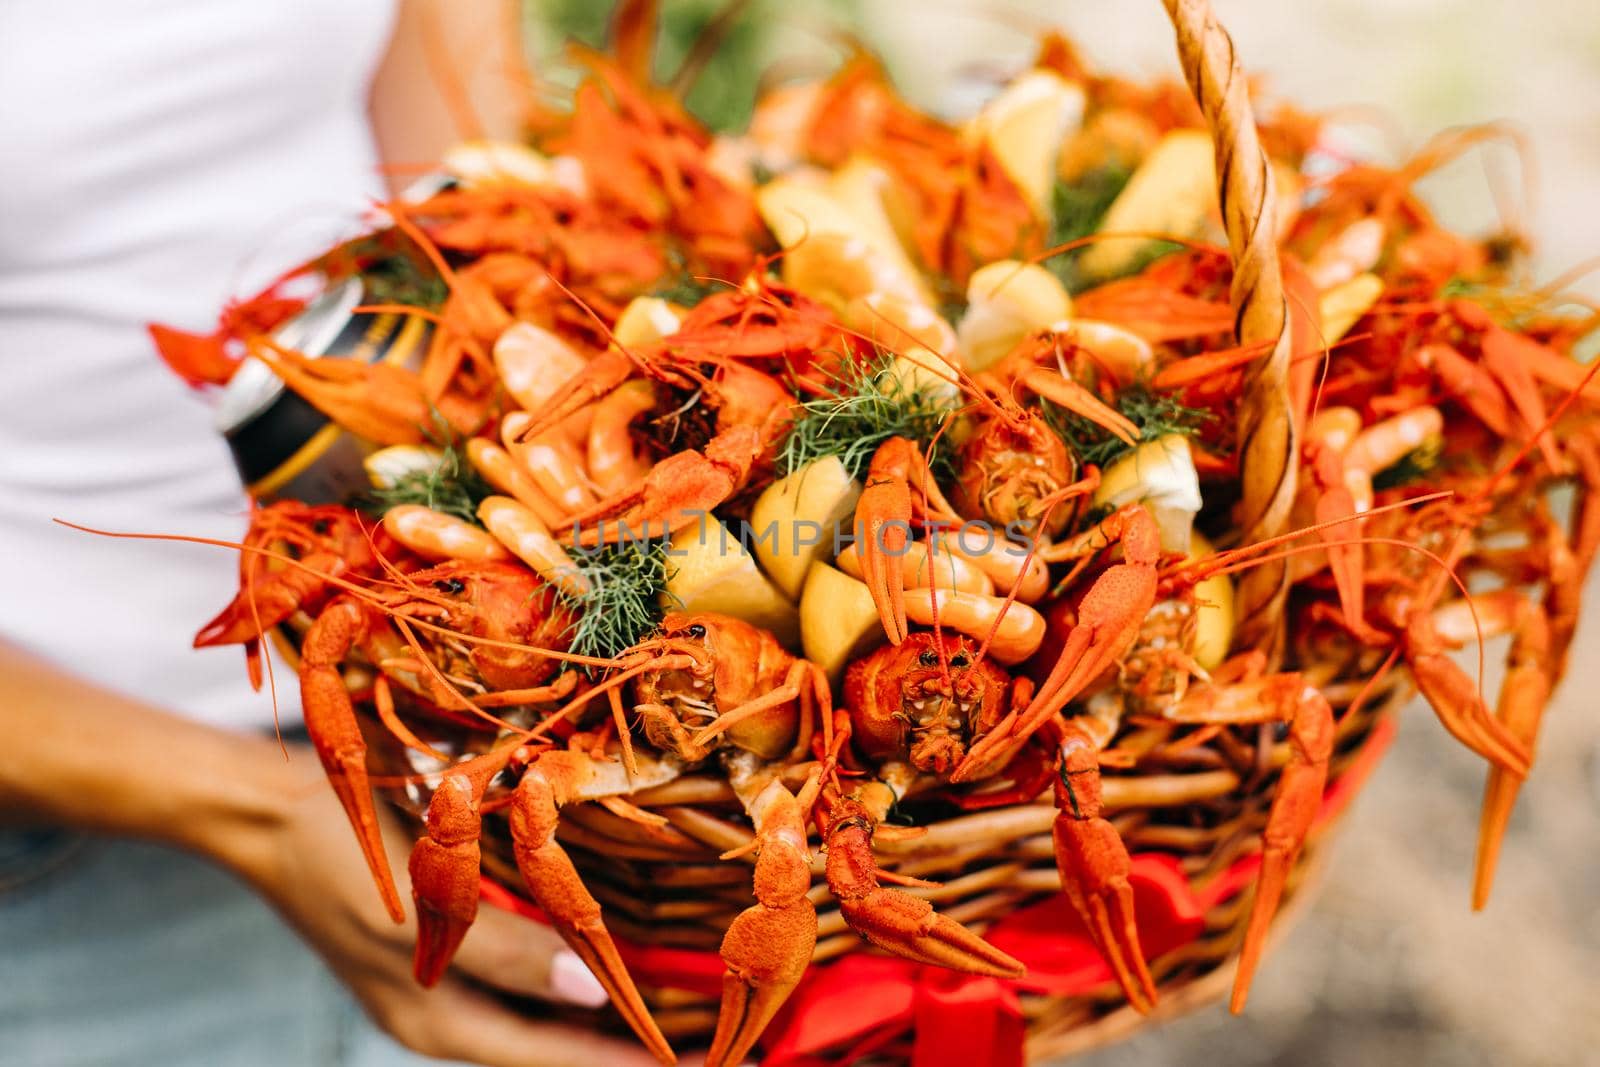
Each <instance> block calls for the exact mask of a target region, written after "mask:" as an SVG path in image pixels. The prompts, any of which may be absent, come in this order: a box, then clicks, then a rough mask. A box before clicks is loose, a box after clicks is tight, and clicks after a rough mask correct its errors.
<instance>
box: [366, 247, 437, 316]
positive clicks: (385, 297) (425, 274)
mask: <svg viewBox="0 0 1600 1067" xmlns="http://www.w3.org/2000/svg"><path fill="white" fill-rule="evenodd" d="M361 281H362V283H363V284H364V285H365V286H366V293H365V296H364V299H365V300H366V301H367V302H368V303H371V304H404V305H406V306H407V307H417V308H436V307H438V306H439V305H441V304H443V303H444V301H445V297H447V296H449V295H450V290H449V289H448V288H447V287H446V286H445V284H444V279H442V278H440V277H439V275H438V274H436V273H434V272H433V271H432V270H431V269H428V268H424V267H421V266H419V265H418V264H417V261H416V260H414V259H412V258H411V257H410V256H407V255H393V256H387V257H385V258H383V259H380V260H378V261H377V262H375V263H373V264H371V265H370V266H368V267H366V268H365V269H364V270H363V271H362V272H361Z"/></svg>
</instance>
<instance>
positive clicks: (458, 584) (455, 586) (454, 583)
mask: <svg viewBox="0 0 1600 1067" xmlns="http://www.w3.org/2000/svg"><path fill="white" fill-rule="evenodd" d="M433 587H434V588H435V589H437V590H439V592H441V593H460V592H462V591H463V590H465V589H466V588H467V583H466V582H463V581H462V580H461V579H460V578H440V579H439V580H438V581H437V582H434V583H433Z"/></svg>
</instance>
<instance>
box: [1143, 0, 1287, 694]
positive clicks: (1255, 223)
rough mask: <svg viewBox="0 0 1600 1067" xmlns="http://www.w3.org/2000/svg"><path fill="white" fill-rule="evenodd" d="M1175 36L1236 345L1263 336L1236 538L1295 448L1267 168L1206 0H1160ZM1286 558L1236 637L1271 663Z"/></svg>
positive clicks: (1260, 511) (1251, 385) (1255, 593)
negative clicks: (1212, 167)
mask: <svg viewBox="0 0 1600 1067" xmlns="http://www.w3.org/2000/svg"><path fill="white" fill-rule="evenodd" d="M1163 2H1164V3H1165V4H1166V7H1167V14H1168V15H1170V16H1171V17H1172V26H1173V28H1174V29H1175V30H1176V31H1177V36H1178V58H1179V60H1180V62H1182V64H1183V73H1184V76H1185V77H1186V78H1187V79H1188V81H1189V88H1190V91H1191V92H1193V93H1194V98H1195V101H1196V102H1197V103H1198V104H1199V105H1200V111H1201V113H1202V114H1204V115H1205V120H1206V125H1207V127H1209V128H1210V130H1211V139H1212V142H1213V144H1214V145H1215V147H1216V153H1217V190H1218V195H1219V197H1220V199H1221V206H1222V220H1223V224H1224V226H1225V227H1226V229H1227V233H1228V250H1229V253H1230V254H1231V255H1232V257H1233V291H1232V294H1231V299H1232V302H1233V308H1234V328H1235V332H1236V333H1237V334H1238V339H1239V343H1240V344H1254V343H1257V342H1271V344H1272V348H1271V349H1270V350H1269V351H1268V352H1266V353H1265V354H1264V355H1262V356H1261V357H1260V358H1259V359H1257V360H1256V361H1255V362H1254V363H1253V364H1251V366H1250V369H1249V371H1248V373H1247V374H1246V375H1245V394H1244V397H1243V402H1242V404H1241V405H1240V414H1239V448H1240V475H1241V477H1242V479H1243V497H1242V499H1241V501H1240V505H1239V510H1240V514H1239V520H1240V525H1241V526H1242V527H1243V528H1244V534H1243V539H1242V541H1241V543H1242V544H1249V543H1250V542H1252V541H1257V540H1260V539H1262V538H1265V537H1271V536H1272V535H1274V534H1276V533H1280V532H1281V531H1282V530H1283V529H1284V528H1285V526H1286V525H1287V524H1288V520H1289V508H1290V506H1291V505H1292V504H1293V502H1294V495H1295V476H1296V464H1297V459H1298V456H1299V450H1298V447H1297V444H1296V441H1295V428H1294V423H1293V420H1292V419H1291V418H1290V414H1289V357H1290V336H1289V329H1288V306H1287V304H1286V302H1285V300H1284V291H1283V272H1282V269H1281V268H1280V267H1279V265H1278V244H1277V232H1276V230H1277V225H1276V215H1275V212H1276V204H1277V200H1276V196H1275V194H1274V192H1273V181H1272V168H1271V166H1269V165H1268V162H1267V155H1266V153H1265V152H1263V151H1262V149H1261V139H1260V137H1259V136H1258V135H1257V133H1256V124H1255V116H1254V114H1253V113H1252V111H1251V108H1250V94H1249V87H1248V85H1247V83H1246V81H1245V77H1244V71H1243V70H1242V69H1241V68H1240V66H1239V59H1238V56H1237V55H1236V54H1235V53H1234V49H1233V38H1231V37H1230V36H1228V31H1227V30H1225V29H1223V28H1222V25H1221V24H1220V23H1219V22H1217V19H1216V16H1215V15H1214V14H1213V13H1212V11H1211V4H1210V2H1209V0H1163ZM1287 593H1288V568H1287V563H1286V561H1281V560H1280V561H1277V562H1274V563H1265V564H1262V565H1261V566H1259V567H1256V568H1254V569H1252V570H1249V571H1247V572H1245V577H1244V580H1243V581H1241V583H1240V585H1239V603H1238V608H1237V612H1236V614H1237V617H1238V620H1239V627H1238V631H1237V637H1236V640H1235V643H1236V644H1237V645H1239V646H1241V647H1253V648H1259V649H1261V650H1262V651H1264V652H1266V653H1267V654H1268V656H1269V657H1270V658H1271V660H1272V661H1273V663H1274V664H1276V663H1277V661H1278V660H1279V659H1280V658H1281V654H1282V650H1283V631H1284V628H1283V606H1284V598H1285V596H1286V594H1287Z"/></svg>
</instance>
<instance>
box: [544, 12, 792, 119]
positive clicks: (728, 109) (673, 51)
mask: <svg viewBox="0 0 1600 1067" xmlns="http://www.w3.org/2000/svg"><path fill="white" fill-rule="evenodd" d="M729 2H730V0H665V2H664V3H663V4H662V5H661V28H660V34H659V39H658V40H657V42H656V62H655V73H656V77H657V79H658V80H665V79H670V78H671V77H673V76H674V75H676V73H677V72H678V69H679V68H680V67H681V66H682V65H683V62H684V60H685V59H686V58H688V57H689V56H690V54H691V53H692V52H693V50H694V48H695V42H696V41H697V40H699V38H700V35H701V34H702V33H703V32H705V30H706V28H707V27H708V26H709V25H710V24H711V22H712V20H713V19H715V18H716V17H717V16H718V15H719V14H720V13H721V12H722V10H723V9H724V8H726V7H727V6H728V3H729ZM761 6H762V5H761V4H758V3H757V4H750V5H748V7H747V9H746V10H745V11H743V12H741V13H740V14H739V15H738V17H736V18H735V19H733V21H732V23H731V25H729V26H728V27H727V31H726V35H725V36H724V37H723V38H722V40H721V41H720V42H719V43H718V46H717V49H716V51H715V52H713V53H712V54H711V55H710V57H709V58H708V59H706V61H705V64H704V66H703V67H701V68H700V71H699V74H698V76H697V77H696V78H695V81H694V85H693V86H692V87H691V89H690V91H689V94H688V96H687V97H686V98H685V99H684V106H685V107H687V108H688V110H689V113H690V114H692V115H694V116H695V117H696V118H698V119H699V120H700V121H701V122H703V123H705V124H706V126H708V127H709V128H710V129H712V130H718V131H723V130H737V129H742V128H744V126H745V125H746V124H747V123H748V122H749V120H750V112H751V109H752V107H753V105H754V104H755V96H756V88H757V84H758V82H759V81H760V78H761V73H762V70H763V69H764V68H765V65H766V64H765V62H764V56H763V52H764V51H765V49H764V45H765V43H766V41H767V39H768V34H769V32H770V31H769V29H768V27H769V26H770V19H771V15H772V12H771V11H768V12H766V15H767V18H766V19H763V18H762V17H761V11H760V8H761ZM612 7H613V5H611V4H606V3H601V2H599V0H535V2H534V3H533V5H532V8H533V13H534V15H535V17H536V19H537V20H538V21H540V22H542V23H543V25H544V31H543V34H542V36H544V37H546V38H547V39H548V40H550V41H552V42H554V43H558V44H559V43H562V42H565V41H569V40H576V41H581V42H583V43H584V44H587V45H590V46H591V47H594V48H604V47H605V46H606V31H607V29H608V27H609V25H610V20H611V11H612Z"/></svg>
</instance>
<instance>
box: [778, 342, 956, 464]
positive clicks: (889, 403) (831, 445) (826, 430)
mask: <svg viewBox="0 0 1600 1067" xmlns="http://www.w3.org/2000/svg"><path fill="white" fill-rule="evenodd" d="M954 411H955V405H953V404H952V403H950V402H949V401H948V400H947V399H946V398H944V397H942V396H940V395H939V394H938V393H936V392H934V391H932V390H928V389H918V388H915V387H914V386H912V385H911V384H910V383H908V382H907V381H905V380H904V379H903V378H901V377H900V376H899V375H897V374H895V373H894V356H893V355H892V354H891V353H882V354H880V355H879V356H878V357H877V358H875V359H871V360H866V361H863V362H857V361H854V360H849V361H847V362H846V363H845V364H844V365H843V367H842V369H841V370H840V371H839V372H838V373H837V374H836V376H835V377H834V380H833V383H832V387H831V388H830V390H829V392H828V393H827V394H826V395H824V396H819V397H814V398H812V399H810V400H806V401H804V402H803V403H801V404H800V406H799V409H798V411H797V413H796V415H795V418H794V422H793V423H792V424H791V425H790V427H789V433H788V436H786V437H785V438H784V440H783V449H782V451H781V452H780V453H779V455H778V469H779V471H780V472H781V473H783V474H790V473H793V472H794V471H797V470H799V469H800V468H801V467H804V466H805V465H806V464H808V463H811V462H814V461H816V460H819V459H826V458H827V457H828V456H838V457H839V460H840V461H841V462H842V463H843V464H844V468H845V470H846V471H848V472H849V473H850V476H851V477H853V478H859V477H860V476H861V474H862V473H863V472H864V471H865V470H866V469H867V465H868V464H869V463H870V462H871V460H872V454H873V453H874V452H876V451H877V450H878V446H879V445H881V444H883V442H885V441H887V440H888V439H889V438H891V437H905V438H908V439H910V440H912V441H915V442H916V443H917V444H919V445H922V446H924V447H926V446H927V445H928V444H929V443H930V442H931V441H932V440H933V439H934V436H935V435H936V434H937V433H938V432H939V427H940V425H941V424H943V423H944V421H945V420H946V419H948V418H949V417H950V415H951V414H952V413H953V412H954ZM947 464H948V457H945V456H943V455H941V453H940V452H939V451H938V450H937V449H936V450H935V451H934V454H933V465H934V471H935V473H939V471H940V470H941V469H942V467H944V466H945V465H947Z"/></svg>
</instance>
